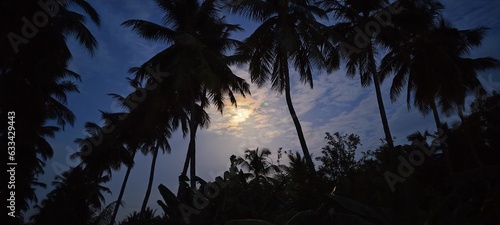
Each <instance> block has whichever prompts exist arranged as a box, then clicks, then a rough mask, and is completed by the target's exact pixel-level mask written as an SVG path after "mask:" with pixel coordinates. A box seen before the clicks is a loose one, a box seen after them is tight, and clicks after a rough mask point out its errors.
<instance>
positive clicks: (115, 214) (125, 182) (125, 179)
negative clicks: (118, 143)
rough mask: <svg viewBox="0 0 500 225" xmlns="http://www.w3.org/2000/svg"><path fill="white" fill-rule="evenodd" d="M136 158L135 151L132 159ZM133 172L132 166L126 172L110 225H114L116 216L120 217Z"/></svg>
mask: <svg viewBox="0 0 500 225" xmlns="http://www.w3.org/2000/svg"><path fill="white" fill-rule="evenodd" d="M134 157H135V151H134V153H132V159H133V158H134ZM131 170H132V166H130V167H127V172H125V178H123V183H122V187H121V188H120V194H118V199H117V200H116V206H115V208H114V209H113V215H111V220H110V222H109V225H113V224H114V223H115V220H116V216H117V215H118V209H119V208H120V205H121V202H122V198H123V194H124V193H125V187H126V186H127V182H128V177H129V176H130V171H131Z"/></svg>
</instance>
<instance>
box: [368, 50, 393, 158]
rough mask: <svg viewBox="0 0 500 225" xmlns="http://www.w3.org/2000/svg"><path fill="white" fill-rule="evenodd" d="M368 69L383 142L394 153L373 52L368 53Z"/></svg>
mask: <svg viewBox="0 0 500 225" xmlns="http://www.w3.org/2000/svg"><path fill="white" fill-rule="evenodd" d="M370 67H371V70H372V71H371V73H372V75H373V84H374V86H375V93H376V96H377V103H378V110H379V112H380V118H381V119H382V127H383V128H384V134H385V141H387V146H388V147H389V150H390V151H391V152H393V151H394V142H393V140H392V135H391V130H390V129H389V122H388V121H387V114H386V112H385V107H384V100H383V99H382V91H381V90H380V81H379V76H378V75H379V74H378V72H377V66H376V65H375V58H374V56H373V52H371V51H370Z"/></svg>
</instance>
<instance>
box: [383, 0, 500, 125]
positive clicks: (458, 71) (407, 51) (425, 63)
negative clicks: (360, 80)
mask: <svg viewBox="0 0 500 225" xmlns="http://www.w3.org/2000/svg"><path fill="white" fill-rule="evenodd" d="M423 2H427V3H429V2H430V4H429V6H427V7H420V8H417V7H418V5H417V6H415V5H413V6H412V5H408V7H412V8H413V9H416V10H414V11H408V12H406V13H403V14H401V15H400V16H401V17H403V18H406V19H402V20H397V19H395V20H394V21H397V22H396V23H395V25H394V26H395V28H394V30H396V31H393V32H392V33H391V34H389V35H390V36H392V38H388V40H389V41H386V42H385V43H384V44H385V45H386V46H388V47H389V48H390V50H391V51H390V52H389V53H388V54H387V55H386V56H385V57H384V58H383V60H382V66H381V67H382V68H383V69H382V70H381V74H382V75H381V76H382V77H383V78H385V77H386V76H387V75H389V74H395V76H394V78H393V83H392V86H391V92H390V93H391V99H392V100H393V101H395V100H396V98H397V97H399V95H400V93H401V91H402V89H403V87H404V86H405V84H406V89H407V104H408V107H410V105H411V97H412V95H413V104H414V105H415V106H417V108H418V109H419V111H420V112H422V113H423V114H424V115H425V114H427V113H428V112H429V111H432V113H433V116H434V120H435V122H436V127H437V128H438V129H439V128H441V126H442V124H441V120H440V118H439V111H441V112H444V113H445V114H446V115H449V114H451V113H452V112H453V111H454V110H457V113H458V114H459V115H461V114H462V112H463V109H464V108H463V106H464V104H465V102H464V101H465V97H466V96H467V94H468V93H470V92H472V91H474V90H478V89H477V88H478V87H480V86H481V83H480V82H479V80H478V79H477V72H479V71H485V70H488V69H492V68H498V67H499V66H500V64H499V61H498V60H496V59H494V58H491V57H484V58H476V59H471V58H466V57H465V56H466V55H467V54H468V53H469V51H470V49H471V48H473V47H477V46H480V45H481V41H482V39H483V37H484V34H485V31H486V30H487V29H486V28H484V27H479V28H476V29H470V30H459V29H456V28H454V27H452V26H451V25H450V24H449V23H448V22H446V20H445V19H443V18H442V17H441V16H440V15H439V11H440V10H441V9H442V8H443V7H442V5H441V4H439V3H436V2H433V1H423ZM410 3H411V2H410ZM411 17H413V19H410V18H411ZM398 32H399V33H398ZM389 35H388V36H389Z"/></svg>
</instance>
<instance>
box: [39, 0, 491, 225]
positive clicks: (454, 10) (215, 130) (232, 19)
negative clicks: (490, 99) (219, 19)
mask: <svg viewBox="0 0 500 225" xmlns="http://www.w3.org/2000/svg"><path fill="white" fill-rule="evenodd" d="M89 2H90V3H91V4H92V5H93V6H94V8H95V9H96V10H97V11H98V12H99V13H100V15H101V20H102V24H101V27H95V26H94V25H93V24H90V22H89V23H88V27H89V29H90V30H91V31H92V32H93V34H94V35H95V37H96V39H97V40H98V42H99V48H98V50H97V52H96V54H95V56H94V57H90V56H89V55H88V54H87V53H86V52H85V50H83V49H82V48H81V47H80V46H78V44H77V43H76V42H75V40H74V39H73V38H69V39H68V41H69V42H70V43H69V46H70V48H71V51H72V53H73V61H72V63H71V65H70V69H72V70H74V71H75V72H77V73H79V74H80V75H81V76H82V82H81V83H79V84H78V86H79V89H80V93H75V94H70V95H69V97H68V106H69V108H70V109H71V110H72V111H73V112H74V113H75V115H76V118H77V119H76V123H75V126H74V127H66V129H65V131H61V132H58V133H57V134H56V138H55V139H52V140H49V141H50V143H51V144H52V147H53V148H54V152H55V154H54V158H53V159H52V160H50V161H48V162H47V166H46V169H45V171H46V174H45V175H44V176H42V177H41V180H42V181H44V182H46V183H47V184H49V183H50V182H51V181H52V179H53V178H54V176H55V175H57V174H60V173H61V172H63V171H65V170H66V169H68V167H69V166H76V165H77V164H78V162H77V161H73V160H70V158H69V156H70V155H71V154H72V153H74V152H75V151H77V149H78V146H77V145H76V144H75V143H74V142H73V141H74V140H75V139H76V138H83V137H85V136H86V134H85V133H84V124H85V122H87V121H92V122H99V120H100V117H101V114H100V112H99V110H102V111H107V112H118V111H122V109H121V108H120V107H119V105H118V104H117V102H115V101H114V100H113V99H112V98H111V97H110V96H108V95H107V94H109V93H117V94H121V95H127V94H129V93H130V92H131V91H132V90H133V89H132V88H130V87H129V85H128V82H127V80H126V77H131V74H128V72H127V70H128V69H129V68H130V67H133V66H139V65H141V64H142V63H144V62H145V61H146V60H148V59H149V58H150V57H151V56H153V55H154V54H156V53H157V52H159V51H160V50H162V49H164V48H166V47H167V46H166V45H165V44H164V43H155V42H152V41H147V40H144V39H141V38H139V36H138V35H137V34H136V33H134V32H133V31H132V30H131V29H129V28H125V27H123V26H121V25H120V24H121V23H122V22H124V21H126V20H129V19H143V20H148V21H152V22H156V23H161V16H162V14H161V11H160V10H159V9H158V8H157V7H156V6H155V4H154V2H153V1H133V0H106V1H97V0H89ZM441 2H442V3H443V4H444V5H445V7H446V9H445V11H444V12H445V13H444V15H445V18H447V19H448V20H449V21H451V22H452V24H453V25H455V26H456V27H458V28H459V29H470V28H475V27H478V26H485V27H489V28H491V29H490V30H489V31H488V32H487V35H486V38H485V39H484V41H483V45H482V46H481V47H480V48H476V49H473V50H472V52H471V55H470V57H485V56H491V57H495V58H497V59H500V47H499V45H498V40H500V20H499V18H500V16H499V14H498V13H499V12H500V1H497V0H492V1H486V0H476V1H465V0H456V1H453V0H443V1H441ZM227 21H228V22H229V23H235V24H240V25H241V26H242V27H243V28H244V29H245V31H244V32H240V33H237V34H235V35H234V38H236V39H239V40H242V39H243V38H245V37H247V36H248V35H249V34H250V33H251V32H252V31H253V29H255V27H256V24H255V23H252V22H249V21H248V20H245V19H242V18H240V17H238V16H234V15H233V16H228V17H227ZM233 70H234V72H235V73H236V74H237V75H238V76H240V77H243V78H245V79H246V80H247V81H248V82H250V80H249V76H248V73H247V72H246V67H245V66H242V67H234V68H233ZM345 74H346V73H345V71H344V70H343V69H341V70H339V71H336V72H334V73H332V74H329V75H327V74H326V73H324V72H316V73H315V74H314V75H315V77H314V89H310V88H309V86H308V85H303V84H302V83H300V82H299V81H298V76H297V73H295V72H292V74H291V77H292V84H293V85H292V98H293V103H294V106H295V109H296V111H297V114H298V116H299V119H300V122H301V125H302V128H303V130H304V134H305V137H306V141H307V144H308V146H309V149H310V151H311V153H312V154H313V157H315V156H319V154H320V151H321V148H322V147H323V146H325V144H326V142H325V140H324V136H325V132H331V133H333V132H340V133H341V134H342V133H355V134H358V135H359V136H360V137H361V143H362V146H361V147H360V148H359V149H358V151H359V152H358V154H359V153H360V152H361V151H367V150H369V149H372V150H373V149H375V148H376V147H377V146H379V145H380V143H381V142H380V139H381V138H383V137H384V133H383V130H382V124H381V120H380V115H379V111H378V105H377V101H376V98H375V90H374V87H373V86H369V87H367V88H361V85H360V81H359V78H357V77H355V78H354V79H350V78H348V77H346V76H345ZM498 74H500V71H498V70H496V71H489V72H487V73H482V74H480V77H479V79H480V80H481V82H482V83H483V85H484V87H485V89H486V90H487V91H488V92H489V93H491V92H492V91H493V90H496V91H500V77H499V76H498ZM390 83H391V82H390V79H388V80H386V81H385V82H384V83H383V85H382V94H383V96H384V103H385V106H386V111H387V117H388V120H389V126H390V128H391V132H392V135H393V136H395V137H396V139H395V144H408V142H407V140H406V136H407V135H409V134H410V133H412V132H415V131H425V130H429V131H434V120H433V118H432V115H428V116H427V117H423V116H422V115H421V114H420V113H419V112H418V111H417V110H416V109H414V108H412V109H410V110H408V108H407V105H406V102H405V96H401V98H399V99H398V101H396V102H394V103H391V101H390V99H389V91H388V90H389V87H390ZM251 92H252V95H251V96H247V98H242V97H241V96H238V108H234V107H232V106H230V104H228V106H227V107H226V109H225V110H224V114H223V115H221V114H220V113H218V112H217V111H216V110H214V109H210V110H209V113H210V116H211V125H210V127H209V128H208V129H202V130H199V131H198V133H197V149H198V151H197V152H198V155H197V173H198V176H200V177H202V178H204V179H205V180H208V181H209V180H212V179H213V178H215V176H217V175H220V174H222V172H223V171H225V170H226V169H227V168H228V167H229V157H230V156H231V155H232V154H235V155H242V154H243V151H244V150H245V149H246V148H249V149H254V148H256V147H261V148H263V147H265V148H269V149H270V150H271V151H272V152H273V157H272V158H273V159H274V160H276V158H275V157H276V155H277V154H276V151H277V150H278V148H280V147H282V148H283V149H284V150H293V151H301V148H300V144H299V143H298V138H297V135H296V131H295V127H294V126H293V122H292V120H291V118H290V115H289V113H288V109H287V106H286V103H285V98H284V96H282V95H280V94H278V93H276V92H274V91H272V90H271V89H270V88H269V87H268V86H264V87H262V88H260V89H259V88H257V87H256V86H255V85H252V86H251ZM403 93H405V92H403ZM471 99H472V98H470V99H469V101H470V100H471ZM456 120H457V119H456V117H451V118H445V117H443V121H447V122H448V123H453V122H454V121H456ZM188 142H189V140H188V139H183V138H182V136H181V134H179V133H175V134H174V135H173V137H172V139H171V141H170V144H171V146H172V152H171V153H170V154H163V155H161V156H159V157H158V162H157V167H156V176H155V181H154V185H153V191H152V193H151V197H150V200H149V206H151V207H153V208H157V204H156V200H158V199H161V196H160V195H159V193H158V191H157V188H156V187H157V186H158V185H159V184H160V183H163V184H165V185H166V186H168V187H169V188H171V189H172V190H175V191H176V190H177V176H178V175H180V172H181V170H182V165H183V163H184V159H185V155H186V151H187V148H188ZM150 160H151V156H150V155H148V156H143V155H137V156H136V165H135V167H134V168H133V170H132V173H131V177H130V181H129V184H128V186H127V190H126V193H125V196H124V200H125V204H124V205H125V207H126V208H127V209H126V210H120V213H119V218H122V217H123V216H125V215H127V214H128V213H129V212H132V211H137V210H140V206H141V203H142V199H143V197H144V193H145V190H146V186H147V180H148V176H149V170H150ZM123 168H124V169H125V167H123ZM124 169H123V170H122V171H117V172H114V173H113V180H112V181H111V182H109V183H107V184H106V185H105V186H107V187H109V188H110V189H111V190H112V191H113V194H112V195H110V196H108V198H107V202H106V204H108V203H110V202H112V201H114V200H116V197H117V195H118V190H119V188H120V185H121V182H122V179H123V176H124ZM51 189H52V188H51V186H50V185H49V187H48V188H47V189H46V190H40V191H39V192H38V198H39V199H40V200H41V199H44V197H45V194H46V193H47V192H48V191H50V190H51ZM159 212H160V211H159Z"/></svg>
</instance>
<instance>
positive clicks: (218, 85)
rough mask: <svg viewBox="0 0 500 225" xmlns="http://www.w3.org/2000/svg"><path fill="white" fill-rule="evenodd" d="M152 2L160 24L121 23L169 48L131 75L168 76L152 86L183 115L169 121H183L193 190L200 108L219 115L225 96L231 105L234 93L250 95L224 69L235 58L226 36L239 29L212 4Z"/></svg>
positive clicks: (203, 121)
mask: <svg viewBox="0 0 500 225" xmlns="http://www.w3.org/2000/svg"><path fill="white" fill-rule="evenodd" d="M156 3H157V4H158V6H159V7H160V9H161V10H162V11H163V12H164V13H165V16H164V22H165V26H162V25H158V24H154V23H151V22H148V21H143V20H128V21H125V22H124V23H123V25H124V26H126V27H132V29H133V30H134V31H136V32H137V33H138V34H139V35H140V36H141V37H143V38H146V39H150V40H154V41H164V42H166V43H168V44H170V46H169V47H167V48H166V49H164V50H162V51H161V52H160V53H158V54H156V55H155V56H153V57H152V58H151V59H149V60H148V61H147V62H146V63H144V64H143V65H142V66H141V67H139V68H134V69H132V70H131V71H132V72H135V74H136V77H135V80H136V81H137V82H155V81H156V80H157V77H155V74H153V73H152V72H151V70H150V68H158V69H159V71H158V72H168V74H169V75H168V76H167V77H166V78H165V81H163V82H161V83H160V84H159V85H158V87H157V88H158V89H160V90H161V94H162V96H161V99H163V100H165V99H174V100H173V101H175V102H176V103H178V105H177V109H176V110H174V111H176V112H184V115H185V116H183V117H178V118H177V119H179V120H181V122H173V121H172V123H176V124H185V121H188V124H189V132H190V143H189V149H188V153H187V159H186V162H189V166H190V177H191V186H192V188H193V189H196V181H195V177H196V167H195V165H196V161H195V160H196V157H195V156H196V145H195V138H196V130H197V128H198V127H203V126H208V122H209V117H208V114H207V113H206V112H205V111H204V109H205V108H206V107H208V105H214V106H215V107H216V108H217V109H218V110H219V111H220V112H221V113H222V111H223V108H224V105H225V98H226V96H228V97H229V100H230V101H231V103H232V104H234V105H236V97H235V96H234V94H233V92H239V93H240V94H241V95H243V96H245V94H249V93H250V91H249V86H248V84H247V83H246V82H245V81H244V80H243V79H241V78H239V77H237V76H236V75H234V73H233V72H232V71H231V70H230V68H229V65H231V64H232V63H235V62H237V59H236V58H235V57H231V56H227V55H226V51H227V50H229V49H231V48H232V47H234V46H235V45H236V44H237V43H238V42H237V41H236V40H233V39H230V38H229V35H230V34H231V33H232V32H233V31H237V30H240V28H239V26H237V25H231V24H227V23H225V22H224V21H223V18H221V17H220V16H219V7H218V2H217V1H214V0H208V1H203V2H202V3H201V4H200V3H199V2H198V1H196V0H187V1H180V0H172V1H160V0H157V1H156ZM169 102H171V101H169ZM183 131H184V130H183ZM185 165H187V163H186V164H185ZM186 174H187V166H184V169H183V171H182V174H181V176H184V177H185V176H186Z"/></svg>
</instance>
